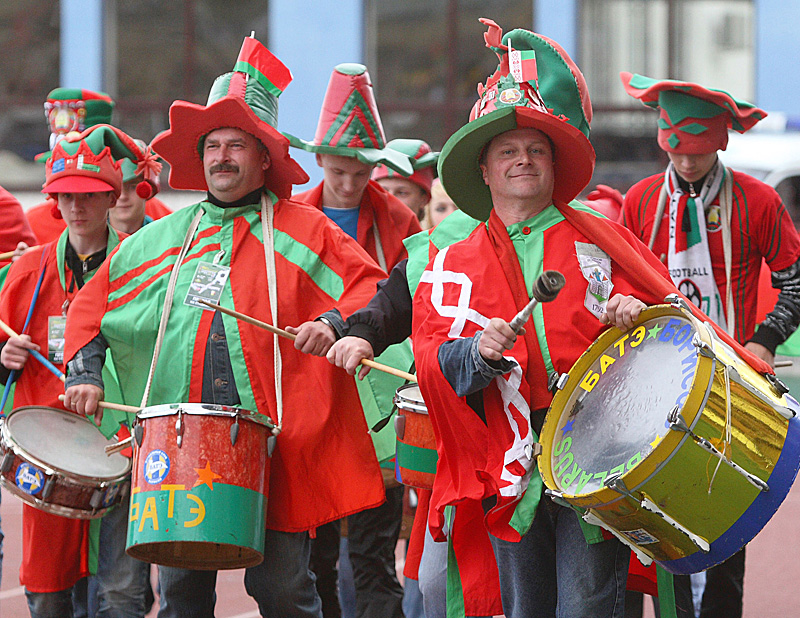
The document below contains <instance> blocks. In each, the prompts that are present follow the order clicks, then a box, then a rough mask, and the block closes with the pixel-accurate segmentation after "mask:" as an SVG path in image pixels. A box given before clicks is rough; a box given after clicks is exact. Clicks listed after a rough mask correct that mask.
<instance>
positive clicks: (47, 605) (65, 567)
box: [0, 125, 154, 618]
mask: <svg viewBox="0 0 800 618" xmlns="http://www.w3.org/2000/svg"><path fill="white" fill-rule="evenodd" d="M123 158H125V159H131V160H134V161H137V162H138V161H143V160H144V159H145V158H146V157H145V153H144V151H143V150H141V149H140V148H139V146H138V145H136V144H135V143H134V142H133V140H132V139H131V138H130V137H128V136H127V135H125V134H124V133H122V132H121V131H119V130H117V129H114V128H113V127H110V126H108V125H96V126H95V127H92V128H90V129H89V130H87V131H86V132H85V133H82V134H79V135H78V136H77V137H71V138H67V139H64V140H61V141H59V142H58V143H57V144H56V145H55V147H54V149H53V152H52V156H51V157H50V158H49V160H48V161H47V168H46V182H45V184H44V188H43V193H46V194H48V195H50V196H51V197H52V198H53V199H54V200H55V203H56V204H57V208H58V212H59V215H60V216H61V217H63V219H64V221H65V222H66V225H67V228H66V230H65V231H64V232H63V233H62V234H61V236H60V237H59V238H58V239H57V240H54V241H53V242H50V243H48V244H45V245H42V246H40V247H37V248H35V249H31V250H29V251H28V252H26V253H25V254H24V255H23V256H21V257H20V258H19V259H18V260H17V261H16V262H15V263H14V264H12V266H11V269H10V270H9V274H8V278H7V280H6V283H5V285H4V287H3V291H2V294H0V319H2V321H3V322H5V323H6V324H8V325H10V326H11V328H12V329H14V330H15V331H16V332H18V333H21V335H20V336H19V337H9V336H8V335H7V334H3V335H0V341H2V344H0V345H2V352H0V377H2V381H3V382H8V381H9V380H13V379H14V377H15V376H14V375H12V372H14V373H15V374H16V373H17V372H18V379H17V381H16V393H15V400H14V403H15V405H16V406H18V407H19V406H25V405H36V406H49V407H52V408H59V409H63V407H64V406H63V404H62V403H61V402H60V401H59V399H58V397H59V395H60V394H62V393H63V386H62V384H61V382H60V381H59V380H58V378H56V377H55V376H54V375H53V374H51V373H50V372H49V371H48V370H47V369H46V368H45V367H44V366H43V365H41V364H39V363H37V362H34V361H31V360H30V354H29V351H30V350H37V351H38V350H42V351H45V350H49V351H50V352H49V356H50V360H51V362H53V363H54V364H56V366H58V368H60V369H61V370H63V369H64V368H65V362H64V358H63V355H62V354H60V353H59V352H56V350H62V349H63V341H64V340H63V327H64V323H65V322H66V317H65V316H66V313H67V309H68V307H69V305H70V304H71V303H72V301H73V300H74V299H75V297H76V296H77V294H78V291H79V290H80V289H82V288H83V286H84V284H85V283H86V282H88V281H89V280H90V279H91V278H92V277H93V276H94V275H95V274H96V273H97V269H98V267H99V266H100V264H102V263H103V262H104V260H105V259H106V256H107V254H108V253H110V252H111V251H112V250H113V249H114V248H115V247H116V246H117V245H118V243H119V242H120V235H119V234H118V233H117V232H116V231H115V230H114V229H113V228H112V227H110V226H109V225H108V222H107V219H108V211H109V209H111V208H113V207H114V205H115V203H116V200H117V197H118V196H119V194H120V190H121V186H122V172H121V169H120V166H121V164H120V160H121V159H123ZM151 172H153V173H154V171H153V170H148V172H147V174H148V176H150V175H151ZM143 173H144V172H143ZM39 281H41V283H40V284H37V282H39ZM37 289H38V294H37V293H36V292H35V291H36V290H37ZM26 316H30V321H29V322H28V320H27V318H26ZM26 322H28V323H27V327H26V328H24V327H25V325H26ZM101 367H102V363H101ZM23 369H24V370H23ZM109 375H110V374H109ZM75 446H76V448H77V447H78V446H79V445H75ZM75 454H76V456H77V454H78V453H77V452H76V453H75ZM126 520H127V509H126V508H125V507H124V506H120V507H117V508H116V509H114V511H112V513H110V514H109V515H108V516H107V517H104V518H103V519H102V520H101V521H100V522H99V525H100V530H99V534H100V539H101V545H102V547H101V550H100V554H99V564H98V565H97V576H98V594H99V601H100V607H99V613H98V616H108V615H110V613H109V612H111V613H114V612H125V615H131V616H137V615H138V616H143V615H144V613H145V608H144V589H145V583H146V577H147V572H146V565H143V563H139V562H138V561H136V560H133V559H131V558H129V557H128V556H126V555H125V553H124V543H125V536H126V530H127V521H126ZM22 523H23V556H22V565H21V568H20V582H21V583H22V585H23V586H24V587H25V594H26V596H27V598H28V607H29V609H30V612H31V616H33V617H34V618H36V617H40V616H41V617H48V618H50V617H52V618H55V617H62V616H72V587H73V585H74V584H75V583H76V582H77V581H78V579H80V578H81V577H84V576H86V575H88V574H89V552H88V536H89V521H88V520H80V519H68V518H66V517H60V516H58V515H53V514H50V513H47V512H45V511H41V510H38V509H35V508H33V507H30V506H28V505H27V504H26V505H24V506H23V519H22ZM112 546H113V547H112ZM143 567H144V568H143ZM114 615H118V614H116V613H114Z"/></svg>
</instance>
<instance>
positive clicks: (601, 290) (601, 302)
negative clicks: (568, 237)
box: [575, 242, 614, 319]
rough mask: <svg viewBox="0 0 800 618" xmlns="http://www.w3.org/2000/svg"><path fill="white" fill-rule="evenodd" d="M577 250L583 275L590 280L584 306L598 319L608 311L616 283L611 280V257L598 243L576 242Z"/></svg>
mask: <svg viewBox="0 0 800 618" xmlns="http://www.w3.org/2000/svg"><path fill="white" fill-rule="evenodd" d="M575 251H576V252H577V255H578V264H579V265H580V267H581V272H582V273H583V277H584V278H585V279H586V280H587V281H588V282H589V286H588V287H587V288H586V297H585V299H584V301H583V304H584V306H585V307H586V308H587V309H588V310H589V311H591V312H592V314H593V315H594V316H596V317H597V318H598V319H599V318H600V317H601V316H602V315H603V314H604V313H605V312H606V304H608V299H609V298H611V290H612V289H614V284H613V283H612V282H611V258H610V257H609V256H608V254H607V253H606V252H605V251H603V250H602V249H601V248H600V247H598V246H597V245H591V244H589V243H585V242H576V243H575Z"/></svg>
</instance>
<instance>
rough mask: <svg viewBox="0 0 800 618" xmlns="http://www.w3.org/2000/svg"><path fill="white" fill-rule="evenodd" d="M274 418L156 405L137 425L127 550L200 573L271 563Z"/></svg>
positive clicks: (185, 405)
mask: <svg viewBox="0 0 800 618" xmlns="http://www.w3.org/2000/svg"><path fill="white" fill-rule="evenodd" d="M272 427H273V424H272V422H271V421H270V420H269V418H267V417H266V416H263V415H261V414H258V413H256V412H251V411H249V410H243V409H241V408H233V407H229V406H220V405H212V404H205V403H176V404H165V405H158V406H150V407H147V408H144V409H142V411H141V412H140V413H139V414H138V415H137V424H136V426H135V427H134V432H133V435H134V441H135V443H136V445H137V448H136V449H135V451H134V461H133V482H132V489H131V506H130V518H129V523H128V544H127V552H128V554H129V555H130V556H133V557H134V558H137V559H139V560H144V561H146V562H153V563H155V564H161V565H165V566H172V567H181V568H185V569H197V570H220V569H239V568H244V567H251V566H255V565H257V564H259V563H260V562H261V561H262V560H263V552H264V535H265V532H266V512H267V496H268V494H269V469H270V464H269V462H270V459H269V446H268V445H269V444H270V443H272V442H273V441H274V439H275V438H274V437H273V436H272V435H271V429H272Z"/></svg>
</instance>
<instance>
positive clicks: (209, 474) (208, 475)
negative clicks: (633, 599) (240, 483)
mask: <svg viewBox="0 0 800 618" xmlns="http://www.w3.org/2000/svg"><path fill="white" fill-rule="evenodd" d="M194 471H195V472H197V476H198V479H197V482H196V483H195V484H194V486H195V487H197V486H198V485H202V484H203V483H205V484H206V485H208V487H209V488H210V489H211V491H214V480H215V479H221V478H222V476H221V475H219V474H217V473H216V472H214V471H213V470H212V469H211V462H210V461H207V462H206V467H205V468H195V469H194Z"/></svg>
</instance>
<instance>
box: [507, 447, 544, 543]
mask: <svg viewBox="0 0 800 618" xmlns="http://www.w3.org/2000/svg"><path fill="white" fill-rule="evenodd" d="M538 439H539V438H538V436H537V437H536V440H538ZM542 491H544V483H543V482H542V475H541V474H539V468H538V465H537V466H535V467H534V469H533V470H532V471H531V480H530V482H529V483H528V487H527V489H525V493H524V494H522V498H521V499H520V501H519V502H518V503H517V506H516V507H514V514H513V515H512V516H511V519H510V520H509V522H508V525H509V526H511V527H512V528H513V529H514V530H516V531H517V532H519V534H520V535H524V534H526V533H527V532H528V530H530V529H531V525H532V524H533V518H534V517H536V509H537V508H538V507H539V502H540V501H541V499H542Z"/></svg>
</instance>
